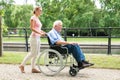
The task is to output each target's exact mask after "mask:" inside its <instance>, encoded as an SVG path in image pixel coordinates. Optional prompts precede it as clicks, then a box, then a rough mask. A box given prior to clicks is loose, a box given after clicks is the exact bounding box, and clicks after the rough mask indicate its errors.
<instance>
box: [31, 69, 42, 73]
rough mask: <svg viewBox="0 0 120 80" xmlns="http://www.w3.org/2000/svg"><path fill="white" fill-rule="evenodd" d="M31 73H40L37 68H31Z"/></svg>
mask: <svg viewBox="0 0 120 80" xmlns="http://www.w3.org/2000/svg"><path fill="white" fill-rule="evenodd" d="M32 73H41V72H40V71H38V70H37V69H32Z"/></svg>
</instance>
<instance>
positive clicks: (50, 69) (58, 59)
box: [37, 49, 63, 76]
mask: <svg viewBox="0 0 120 80" xmlns="http://www.w3.org/2000/svg"><path fill="white" fill-rule="evenodd" d="M37 64H38V68H39V69H40V71H41V72H42V73H43V74H45V75H48V76H54V75H56V74H57V73H59V72H60V71H61V70H62V69H63V57H62V56H61V54H60V53H59V52H58V51H56V50H52V49H46V50H44V51H42V52H41V54H40V55H39V56H38V62H37Z"/></svg>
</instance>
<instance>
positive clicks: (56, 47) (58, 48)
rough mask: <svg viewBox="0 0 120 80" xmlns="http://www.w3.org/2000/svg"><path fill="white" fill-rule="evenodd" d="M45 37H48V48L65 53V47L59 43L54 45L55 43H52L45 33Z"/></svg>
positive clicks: (66, 51)
mask: <svg viewBox="0 0 120 80" xmlns="http://www.w3.org/2000/svg"><path fill="white" fill-rule="evenodd" d="M47 39H48V44H49V48H50V49H54V50H56V51H58V52H59V53H60V54H61V55H64V54H67V53H68V50H67V48H66V47H62V46H61V45H56V44H54V45H53V44H52V43H51V41H50V38H49V36H48V35H47Z"/></svg>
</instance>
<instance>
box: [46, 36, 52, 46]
mask: <svg viewBox="0 0 120 80" xmlns="http://www.w3.org/2000/svg"><path fill="white" fill-rule="evenodd" d="M47 39H48V44H49V46H52V43H51V41H50V38H49V36H48V35H47Z"/></svg>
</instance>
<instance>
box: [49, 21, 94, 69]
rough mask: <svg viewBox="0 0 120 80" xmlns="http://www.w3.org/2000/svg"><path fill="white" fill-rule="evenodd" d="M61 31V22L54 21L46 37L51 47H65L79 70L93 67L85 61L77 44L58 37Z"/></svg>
mask: <svg viewBox="0 0 120 80" xmlns="http://www.w3.org/2000/svg"><path fill="white" fill-rule="evenodd" d="M61 30H62V21H61V20H56V21H55V22H54V24H53V28H52V30H51V31H50V32H48V36H49V38H50V41H51V43H52V45H62V46H64V47H67V48H68V53H69V54H70V53H72V55H73V57H74V58H75V60H76V61H77V63H78V67H79V68H84V67H89V66H92V65H93V64H92V63H89V62H88V61H86V60H85V56H84V54H83V52H82V51H81V49H80V47H79V45H78V44H77V43H70V42H66V41H64V40H63V38H62V37H61V35H60V32H61Z"/></svg>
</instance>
